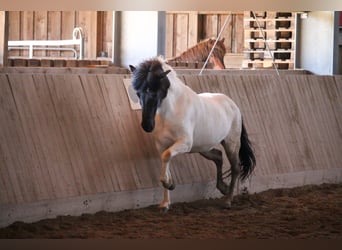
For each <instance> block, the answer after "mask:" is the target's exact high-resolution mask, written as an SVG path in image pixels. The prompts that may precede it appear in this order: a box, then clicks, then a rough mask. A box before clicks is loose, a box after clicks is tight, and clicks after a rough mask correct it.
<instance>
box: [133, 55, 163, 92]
mask: <svg viewBox="0 0 342 250" xmlns="http://www.w3.org/2000/svg"><path fill="white" fill-rule="evenodd" d="M162 72H163V68H162V64H161V62H160V61H159V60H158V59H149V60H146V61H143V62H141V63H140V64H139V65H138V66H137V68H136V69H135V70H134V72H133V77H132V85H133V88H134V89H135V90H136V91H141V90H143V89H145V88H147V87H149V88H156V87H157V86H146V85H147V84H148V83H153V82H154V81H153V79H148V78H153V77H156V76H157V75H159V74H160V73H162Z"/></svg>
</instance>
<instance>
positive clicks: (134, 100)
mask: <svg viewBox="0 0 342 250" xmlns="http://www.w3.org/2000/svg"><path fill="white" fill-rule="evenodd" d="M123 83H124V85H125V89H126V93H127V96H128V99H129V103H130V105H131V109H132V110H139V109H141V106H140V103H139V97H138V96H137V94H136V93H135V90H134V89H133V86H132V84H131V78H125V79H123Z"/></svg>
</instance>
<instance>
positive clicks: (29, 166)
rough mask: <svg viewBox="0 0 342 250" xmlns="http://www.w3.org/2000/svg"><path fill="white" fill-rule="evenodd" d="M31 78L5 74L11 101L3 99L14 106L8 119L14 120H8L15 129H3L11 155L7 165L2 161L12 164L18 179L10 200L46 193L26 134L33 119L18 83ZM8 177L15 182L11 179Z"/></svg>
mask: <svg viewBox="0 0 342 250" xmlns="http://www.w3.org/2000/svg"><path fill="white" fill-rule="evenodd" d="M31 79H32V78H31ZM31 79H30V78H29V77H28V76H27V75H26V76H24V77H23V76H18V75H8V81H9V83H10V91H11V92H10V93H8V94H9V96H8V97H10V98H13V102H12V101H11V100H8V99H7V100H6V102H8V103H6V104H7V105H10V106H12V108H14V109H15V113H12V118H10V120H12V121H13V118H15V120H16V124H12V126H13V129H14V130H15V132H14V131H11V130H12V128H11V129H10V130H9V131H6V134H7V136H10V137H7V139H5V140H4V141H3V142H4V143H5V144H6V146H8V150H9V153H10V156H9V157H13V158H15V160H13V161H12V163H10V164H11V165H6V167H7V168H13V170H12V169H11V170H10V171H11V175H12V178H16V179H17V180H18V181H19V183H20V193H16V194H15V195H16V197H13V198H12V200H11V201H10V202H11V203H12V202H31V201H34V200H37V198H41V197H44V198H47V197H48V192H47V190H48V187H45V186H44V185H43V182H44V178H42V175H41V172H40V164H41V162H40V161H39V158H38V155H37V148H36V147H35V143H34V135H32V134H30V128H31V127H30V122H31V121H32V120H33V117H32V116H33V115H32V114H30V113H28V111H27V110H28V109H29V107H28V105H27V100H28V96H27V94H26V91H25V88H24V86H22V85H23V84H26V83H27V82H29V81H30V80H31ZM28 84H29V83H28ZM25 86H26V85H25ZM6 104H5V105H6ZM7 107H8V106H7ZM27 118H29V119H27ZM12 164H13V165H12ZM32 180H35V181H32ZM11 181H12V182H15V180H13V179H12V180H11Z"/></svg>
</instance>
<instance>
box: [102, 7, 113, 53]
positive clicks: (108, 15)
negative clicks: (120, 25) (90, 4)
mask: <svg viewBox="0 0 342 250" xmlns="http://www.w3.org/2000/svg"><path fill="white" fill-rule="evenodd" d="M103 15H104V17H103V19H104V22H103V27H102V29H103V37H102V50H103V51H104V52H107V54H108V57H109V58H111V57H112V54H113V51H112V50H113V46H112V43H113V12H112V11H105V12H104V13H103Z"/></svg>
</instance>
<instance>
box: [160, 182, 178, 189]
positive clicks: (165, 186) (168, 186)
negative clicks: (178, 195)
mask: <svg viewBox="0 0 342 250" xmlns="http://www.w3.org/2000/svg"><path fill="white" fill-rule="evenodd" d="M162 184H163V187H164V188H166V189H168V190H170V191H171V190H174V189H175V187H176V185H175V184H174V183H172V184H168V183H166V182H164V181H162Z"/></svg>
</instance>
